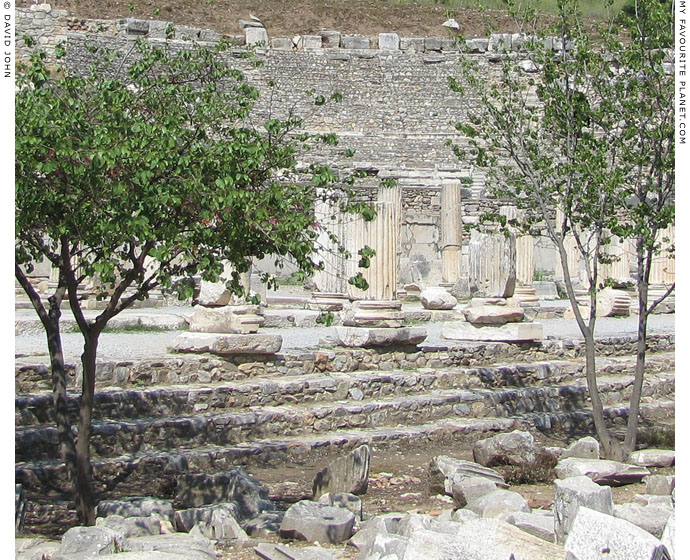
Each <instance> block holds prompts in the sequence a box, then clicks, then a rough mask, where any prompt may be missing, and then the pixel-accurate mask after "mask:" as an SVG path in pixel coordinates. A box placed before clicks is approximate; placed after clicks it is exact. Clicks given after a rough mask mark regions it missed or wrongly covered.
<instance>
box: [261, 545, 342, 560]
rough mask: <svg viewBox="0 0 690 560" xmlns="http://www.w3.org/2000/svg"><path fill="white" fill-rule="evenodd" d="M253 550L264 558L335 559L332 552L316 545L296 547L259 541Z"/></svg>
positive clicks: (278, 559)
mask: <svg viewBox="0 0 690 560" xmlns="http://www.w3.org/2000/svg"><path fill="white" fill-rule="evenodd" d="M254 552H256V554H257V555H258V556H259V557H261V558H263V559H264V560H336V557H335V555H334V554H333V553H332V552H330V551H328V550H326V549H324V548H321V547H318V546H305V547H299V548H297V547H291V546H289V545H287V544H270V543H259V544H258V545H257V546H256V547H255V548H254Z"/></svg>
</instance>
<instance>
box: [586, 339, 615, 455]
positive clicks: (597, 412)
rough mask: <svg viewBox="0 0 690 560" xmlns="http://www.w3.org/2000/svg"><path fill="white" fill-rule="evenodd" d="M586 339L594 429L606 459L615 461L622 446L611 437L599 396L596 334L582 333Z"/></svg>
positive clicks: (588, 387)
mask: <svg viewBox="0 0 690 560" xmlns="http://www.w3.org/2000/svg"><path fill="white" fill-rule="evenodd" d="M582 334H583V335H584V337H585V376H586V378H587V391H588V392H589V398H590V400H591V401H592V417H593V419H594V429H595V431H596V434H597V438H598V439H599V443H601V446H602V448H603V454H604V457H606V458H608V459H615V458H616V457H618V456H619V455H620V452H619V448H620V445H619V444H618V442H617V441H616V440H614V439H613V438H612V437H611V434H610V433H609V430H608V428H607V427H606V421H605V419H604V406H603V404H602V402H601V396H600V395H599V387H598V386H597V371H596V361H595V356H596V349H595V346H594V333H593V332H592V331H591V330H588V331H587V332H583V333H582Z"/></svg>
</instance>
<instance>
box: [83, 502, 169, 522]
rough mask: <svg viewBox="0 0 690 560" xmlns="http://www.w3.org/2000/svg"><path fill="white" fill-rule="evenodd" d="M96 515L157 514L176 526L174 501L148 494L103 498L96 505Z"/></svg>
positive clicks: (135, 515) (137, 515)
mask: <svg viewBox="0 0 690 560" xmlns="http://www.w3.org/2000/svg"><path fill="white" fill-rule="evenodd" d="M96 515H97V516H99V517H107V516H109V515H121V516H122V517H151V516H156V517H158V518H160V519H165V520H167V521H169V522H170V523H171V524H173V527H174V526H175V510H174V508H173V505H172V502H171V501H170V500H163V499H160V498H151V497H148V496H134V497H130V498H122V499H119V500H101V501H100V502H99V503H98V506H97V507H96Z"/></svg>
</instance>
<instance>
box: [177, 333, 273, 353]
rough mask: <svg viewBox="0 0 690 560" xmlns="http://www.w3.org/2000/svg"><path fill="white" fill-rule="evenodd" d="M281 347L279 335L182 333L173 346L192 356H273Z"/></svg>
mask: <svg viewBox="0 0 690 560" xmlns="http://www.w3.org/2000/svg"><path fill="white" fill-rule="evenodd" d="M282 345H283V337H282V336H280V335H279V334H263V333H262V334H206V333H182V334H180V336H179V337H178V339H177V343H176V344H175V346H173V350H175V351H177V352H189V353H193V354H206V353H208V354H217V355H218V356H233V355H236V354H275V353H276V352H278V351H279V350H280V347H281V346H282Z"/></svg>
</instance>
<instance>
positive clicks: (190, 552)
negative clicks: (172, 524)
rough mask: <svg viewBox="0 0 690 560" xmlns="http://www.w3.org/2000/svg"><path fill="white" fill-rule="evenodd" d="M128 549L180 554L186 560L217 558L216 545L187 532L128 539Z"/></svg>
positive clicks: (210, 559)
mask: <svg viewBox="0 0 690 560" xmlns="http://www.w3.org/2000/svg"><path fill="white" fill-rule="evenodd" d="M128 550H131V551H135V552H139V551H140V552H146V553H150V552H151V551H159V552H165V553H169V554H176V555H179V556H180V557H183V558H185V560H216V547H215V545H214V544H213V543H212V542H211V541H210V540H209V539H207V538H204V537H200V536H192V535H187V534H185V533H173V534H172V535H154V536H151V537H138V538H132V539H128ZM152 557H153V556H152ZM118 560H119V559H118Z"/></svg>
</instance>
